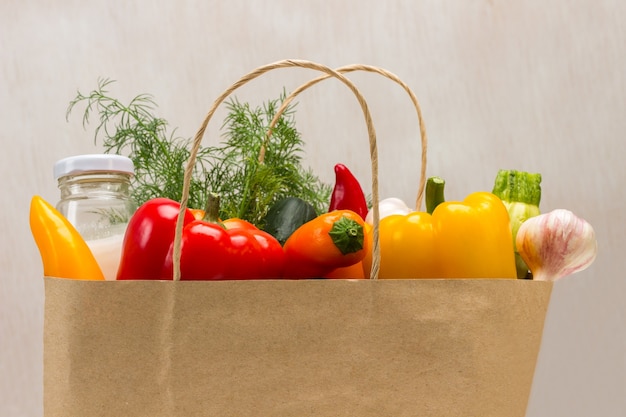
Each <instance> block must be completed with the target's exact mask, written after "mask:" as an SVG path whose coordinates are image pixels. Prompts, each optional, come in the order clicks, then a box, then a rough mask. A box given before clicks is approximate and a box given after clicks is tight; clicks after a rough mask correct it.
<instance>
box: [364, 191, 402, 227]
mask: <svg viewBox="0 0 626 417" xmlns="http://www.w3.org/2000/svg"><path fill="white" fill-rule="evenodd" d="M411 211H413V210H411V208H410V207H409V206H407V205H406V203H405V202H404V201H402V200H401V199H399V198H396V197H390V198H386V199H384V200H381V201H380V202H379V203H378V213H379V214H378V215H379V220H382V219H383V218H385V217H387V216H391V215H392V214H409V213H410V212H411ZM365 221H366V222H367V223H369V224H374V210H370V211H369V212H368V213H367V216H365Z"/></svg>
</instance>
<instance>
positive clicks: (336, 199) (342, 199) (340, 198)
mask: <svg viewBox="0 0 626 417" xmlns="http://www.w3.org/2000/svg"><path fill="white" fill-rule="evenodd" d="M333 210H352V211H354V212H355V213H356V214H358V215H359V216H361V218H363V219H365V217H366V216H367V212H368V208H367V200H366V199H365V194H364V193H363V189H362V188H361V184H360V183H359V181H358V180H357V179H356V177H355V176H354V175H353V174H352V172H351V171H350V170H349V169H348V167H346V166H345V165H344V164H336V165H335V187H334V188H333V192H332V194H331V196H330V206H329V208H328V211H333Z"/></svg>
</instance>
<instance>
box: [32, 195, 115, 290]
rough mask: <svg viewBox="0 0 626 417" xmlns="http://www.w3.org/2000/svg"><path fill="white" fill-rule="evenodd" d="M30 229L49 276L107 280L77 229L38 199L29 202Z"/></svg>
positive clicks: (41, 199) (44, 269) (45, 271)
mask: <svg viewBox="0 0 626 417" xmlns="http://www.w3.org/2000/svg"><path fill="white" fill-rule="evenodd" d="M30 230H31V232H32V234H33V238H34V239H35V243H36V244H37V247H38V248H39V253H40V254H41V260H42V263H43V273H44V276H47V277H57V278H71V279H82V280H104V275H103V274H102V270H101V269H100V266H99V265H98V262H97V261H96V258H95V257H94V256H93V253H92V252H91V249H89V246H87V243H86V242H85V240H84V239H83V237H82V236H81V235H80V234H79V233H78V231H77V230H76V228H74V226H72V224H71V223H70V222H69V221H68V220H67V219H66V218H65V217H64V216H63V215H62V214H61V213H60V212H59V211H58V210H57V209H55V208H54V207H53V206H52V205H50V204H49V203H48V202H47V201H45V200H44V199H43V198H41V197H39V196H34V197H33V198H32V199H31V203H30Z"/></svg>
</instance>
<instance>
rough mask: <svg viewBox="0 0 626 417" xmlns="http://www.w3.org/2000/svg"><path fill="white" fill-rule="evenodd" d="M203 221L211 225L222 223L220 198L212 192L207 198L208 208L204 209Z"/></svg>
mask: <svg viewBox="0 0 626 417" xmlns="http://www.w3.org/2000/svg"><path fill="white" fill-rule="evenodd" d="M202 220H203V221H205V222H209V223H219V222H220V196H219V195H217V194H215V193H213V192H210V193H209V196H208V197H207V201H206V207H205V209H204V217H203V218H202Z"/></svg>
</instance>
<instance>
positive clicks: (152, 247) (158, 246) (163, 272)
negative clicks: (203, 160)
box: [117, 198, 194, 280]
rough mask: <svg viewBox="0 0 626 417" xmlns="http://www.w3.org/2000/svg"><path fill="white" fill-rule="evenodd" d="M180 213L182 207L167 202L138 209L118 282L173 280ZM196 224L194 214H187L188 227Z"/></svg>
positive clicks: (126, 240)
mask: <svg viewBox="0 0 626 417" xmlns="http://www.w3.org/2000/svg"><path fill="white" fill-rule="evenodd" d="M179 212H180V203H178V202H176V201H174V200H170V199H167V198H154V199H152V200H148V201H147V202H145V203H144V204H142V205H141V207H139V208H138V209H137V211H136V212H135V214H133V216H132V217H131V219H130V221H129V223H128V226H127V229H126V234H125V235H124V242H123V246H122V257H121V260H120V266H119V269H118V273H117V279H119V280H129V279H172V270H171V264H170V265H169V267H168V265H167V263H168V261H167V255H168V252H169V251H170V250H171V246H172V242H173V241H174V234H175V232H176V220H177V219H178V214H179ZM193 220H194V216H193V214H192V213H191V212H190V211H189V210H187V211H186V212H185V220H184V224H189V223H191V222H192V221H193ZM168 268H169V270H168Z"/></svg>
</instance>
